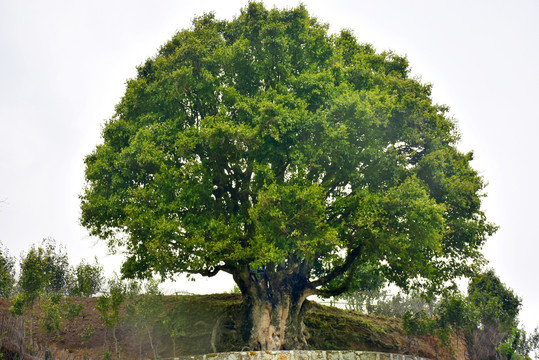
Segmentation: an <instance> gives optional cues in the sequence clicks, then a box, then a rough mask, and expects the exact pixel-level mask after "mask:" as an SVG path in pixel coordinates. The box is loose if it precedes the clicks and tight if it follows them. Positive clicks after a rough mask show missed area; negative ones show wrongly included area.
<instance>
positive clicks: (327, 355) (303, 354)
mask: <svg viewBox="0 0 539 360" xmlns="http://www.w3.org/2000/svg"><path fill="white" fill-rule="evenodd" d="M175 359H177V360H429V359H426V358H422V357H419V356H412V355H402V354H388V353H381V352H373V351H337V350H327V351H324V350H290V351H243V352H226V353H217V354H206V355H195V356H182V357H180V358H174V359H173V358H170V359H169V360H175Z"/></svg>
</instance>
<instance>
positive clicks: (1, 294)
mask: <svg viewBox="0 0 539 360" xmlns="http://www.w3.org/2000/svg"><path fill="white" fill-rule="evenodd" d="M14 284H15V259H14V258H13V257H12V256H10V255H9V252H8V250H7V249H5V248H3V247H2V243H1V242H0V298H7V297H9V296H10V295H11V293H12V291H13V285H14Z"/></svg>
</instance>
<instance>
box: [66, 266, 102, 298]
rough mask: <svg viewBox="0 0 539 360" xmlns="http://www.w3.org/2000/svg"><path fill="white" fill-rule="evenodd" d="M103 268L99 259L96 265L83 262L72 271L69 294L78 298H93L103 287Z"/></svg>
mask: <svg viewBox="0 0 539 360" xmlns="http://www.w3.org/2000/svg"><path fill="white" fill-rule="evenodd" d="M103 281H104V278H103V266H101V265H99V263H98V262H97V259H95V263H94V264H90V263H87V262H86V261H85V260H82V261H81V262H80V263H79V264H78V265H77V266H76V267H75V268H74V269H73V270H72V271H71V276H70V280H69V293H70V294H72V295H76V296H86V297H89V296H92V295H94V294H96V293H98V292H99V291H100V290H101V288H102V286H103Z"/></svg>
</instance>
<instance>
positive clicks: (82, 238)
mask: <svg viewBox="0 0 539 360" xmlns="http://www.w3.org/2000/svg"><path fill="white" fill-rule="evenodd" d="M298 3H299V2H297V1H266V2H265V4H266V6H267V7H273V6H274V5H276V6H277V7H285V6H286V7H291V6H297V5H298ZM303 3H304V4H305V5H306V7H307V9H308V10H309V12H310V14H311V15H314V16H316V17H317V18H318V19H319V20H321V21H322V22H326V23H329V24H330V30H331V31H332V32H336V31H339V30H340V29H342V28H349V29H352V30H353V31H354V33H355V35H356V36H357V37H358V38H359V40H360V41H361V42H367V43H371V44H372V45H373V46H374V47H375V48H376V49H377V50H379V51H383V50H389V49H392V50H394V51H395V52H396V53H398V54H400V55H407V56H408V59H409V61H410V64H411V66H412V70H413V73H414V74H415V75H417V76H420V77H421V78H422V80H423V81H424V82H428V83H431V84H433V97H434V99H435V101H436V102H437V103H443V104H447V105H449V107H450V108H451V114H452V116H454V118H455V119H456V121H457V122H458V124H459V127H460V129H461V133H462V142H461V144H460V148H461V149H462V150H463V151H469V150H474V152H475V160H474V162H473V165H474V167H475V168H476V169H477V170H479V172H480V173H481V174H482V175H483V176H484V177H485V179H486V180H487V181H488V183H489V186H488V188H487V192H488V197H487V198H486V199H485V200H484V209H485V211H486V212H487V214H488V217H489V219H490V220H491V221H493V222H495V223H496V224H497V225H499V226H500V230H499V231H498V232H497V234H496V235H495V236H493V237H492V238H491V239H490V240H489V241H488V243H487V245H486V247H485V249H484V253H485V255H486V257H487V258H488V259H489V260H490V266H491V267H493V268H494V269H495V271H496V272H497V274H498V275H499V276H500V277H501V279H502V281H504V282H505V283H506V284H507V285H508V286H509V287H511V288H512V289H513V290H514V291H515V292H516V293H517V294H518V295H519V296H521V297H522V298H523V304H524V306H523V309H522V310H521V313H520V318H521V320H522V322H523V323H524V324H525V325H526V328H527V329H528V330H532V329H533V328H535V326H536V325H539V287H538V280H537V278H538V276H539V271H538V268H539V266H538V264H539V244H538V242H537V232H538V231H537V225H538V223H539V218H538V211H537V206H538V204H539V186H538V185H539V183H538V181H539V180H538V179H539V176H538V175H539V172H538V170H537V165H538V161H537V160H538V159H537V155H538V153H539V150H538V145H537V144H538V142H539V138H538V134H539V115H538V114H539V111H538V110H537V107H538V105H539V90H538V89H539V70H538V69H539V1H537V0H512V1H498V0H489V1H487V0H483V1H478V0H476V1H474V0H443V1H442V0H439V1H437V0H408V1H405V0H369V1H367V0H356V1H351V0H349V1H345V0H342V1H341V0H332V1H315V0H313V1H311V0H305V1H304V2H303ZM246 4H247V1H213V0H212V1H206V0H198V1H182V0H176V1H172V0H154V1H149V0H147V1H142V0H106V1H105V0H77V1H73V0H48V1H40V0H0V74H1V78H0V200H4V202H3V203H1V204H0V242H2V243H3V245H4V246H5V247H7V248H8V249H9V251H10V253H11V255H15V256H17V257H18V256H19V255H20V253H21V252H22V251H26V250H27V249H28V248H29V247H30V245H31V244H33V243H37V242H39V241H40V240H41V239H42V238H46V237H51V238H54V239H56V240H57V241H58V242H60V243H62V244H64V245H65V246H66V247H67V252H68V254H69V257H70V260H71V262H72V263H73V264H75V263H78V262H79V261H80V260H81V259H82V258H90V259H92V258H93V257H94V256H98V258H99V261H100V262H101V263H104V264H105V265H106V266H107V268H108V270H109V271H112V270H113V269H115V267H117V263H118V260H117V259H115V258H114V257H111V256H107V255H106V249H105V247H104V246H103V244H101V243H99V242H97V241H96V239H92V238H90V237H88V235H87V232H86V230H85V229H83V228H82V227H81V226H80V225H79V224H78V222H79V220H78V219H79V214H80V211H79V199H78V195H79V194H80V193H81V191H82V188H83V185H84V166H83V158H84V156H85V155H86V154H88V153H90V152H91V151H92V149H93V148H94V147H95V145H96V144H98V143H99V142H100V141H101V140H100V131H101V127H102V125H103V123H104V121H105V120H106V119H108V118H110V117H111V115H112V114H113V111H114V105H115V104H116V103H118V101H119V100H120V97H121V96H122V94H123V92H124V89H125V81H126V80H127V79H128V78H130V77H133V76H134V75H135V67H136V66H137V65H139V64H141V63H143V62H144V61H145V59H147V58H148V57H151V56H153V55H154V54H155V53H156V51H157V49H158V47H159V46H160V45H162V44H164V43H165V42H166V41H167V40H169V39H170V38H171V37H172V35H173V34H174V33H175V32H176V31H177V30H180V29H183V28H187V27H190V24H191V20H192V19H193V17H194V16H195V15H201V14H203V13H205V12H209V11H214V12H215V13H216V15H217V17H218V18H227V19H231V18H232V17H233V16H234V15H237V14H238V13H239V10H240V8H242V7H245V6H246ZM232 286H233V283H232V282H231V281H230V280H229V279H228V278H220V279H218V280H217V281H209V280H206V279H203V280H199V281H197V282H195V283H189V284H187V283H185V282H184V281H179V282H178V283H177V290H189V291H200V292H212V291H215V292H220V291H225V290H230V289H231V288H232Z"/></svg>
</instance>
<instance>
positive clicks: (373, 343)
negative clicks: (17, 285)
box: [0, 294, 467, 360]
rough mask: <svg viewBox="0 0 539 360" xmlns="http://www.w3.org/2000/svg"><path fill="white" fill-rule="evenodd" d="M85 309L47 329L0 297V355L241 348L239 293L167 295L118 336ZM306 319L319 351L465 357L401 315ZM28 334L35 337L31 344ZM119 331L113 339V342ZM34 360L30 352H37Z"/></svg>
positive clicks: (338, 312) (328, 313)
mask: <svg viewBox="0 0 539 360" xmlns="http://www.w3.org/2000/svg"><path fill="white" fill-rule="evenodd" d="M72 301H73V302H74V303H77V304H81V305H82V306H83V310H82V312H81V314H80V316H77V317H75V318H74V319H73V320H72V321H67V320H64V321H63V322H62V326H61V330H60V331H54V332H52V333H49V334H48V333H47V332H46V331H45V330H44V328H43V326H42V320H40V319H42V310H40V308H39V307H38V306H36V307H35V308H34V311H33V314H31V313H30V312H27V313H26V314H25V319H24V321H22V319H20V318H18V317H14V316H11V314H9V313H8V311H7V310H8V308H9V306H10V304H9V302H8V301H7V300H5V299H0V335H1V336H2V338H1V339H2V340H1V344H0V345H2V346H3V347H4V353H5V355H4V359H10V358H11V357H14V353H15V352H17V351H19V352H20V351H21V349H23V348H24V349H23V351H24V352H25V354H26V355H27V358H28V359H32V358H33V357H32V354H33V355H34V356H37V357H38V358H39V357H41V358H44V353H45V351H46V349H47V348H48V349H51V350H50V351H51V352H52V353H54V354H55V357H57V358H59V359H66V360H68V359H73V360H78V359H93V360H97V359H105V358H107V355H106V354H107V353H108V354H111V357H110V358H111V359H113V358H115V356H114V355H112V354H115V352H116V349H118V352H119V354H120V358H121V359H141V360H142V359H154V358H156V357H161V358H162V357H172V356H173V355H176V356H179V355H192V354H201V353H213V352H223V351H239V350H242V349H244V343H243V342H242V340H241V338H240V330H239V329H240V327H239V325H240V320H241V316H240V304H241V298H240V297H239V296H238V295H237V294H219V295H190V296H187V295H186V296H165V297H163V298H162V299H161V302H160V304H161V306H163V309H164V312H162V313H161V314H165V315H164V316H161V317H160V318H148V319H147V320H145V322H143V323H138V324H135V323H134V322H133V321H129V320H128V317H127V316H126V312H125V309H124V311H123V312H122V314H123V315H122V316H123V318H122V320H121V321H120V323H119V324H118V326H117V328H116V330H115V334H113V331H112V329H107V328H106V327H105V326H103V324H102V322H101V319H100V315H99V313H98V311H97V310H96V308H95V303H96V299H95V298H73V299H72ZM305 324H306V326H307V331H308V333H309V335H310V337H309V340H308V341H309V346H310V347H311V348H312V349H319V350H368V351H382V352H391V353H401V354H414V355H419V356H422V357H427V358H431V359H436V358H438V359H457V360H464V359H466V358H467V356H466V350H465V349H466V346H465V344H463V342H462V340H460V342H458V343H457V342H456V341H455V342H454V345H453V349H452V350H448V349H446V348H443V347H441V346H439V345H437V342H436V340H435V339H434V338H433V337H425V338H420V339H413V338H408V337H407V336H405V335H404V334H403V331H402V326H401V322H400V320H398V319H394V318H386V317H380V316H370V315H362V314H358V313H356V312H353V311H348V310H342V309H337V308H332V307H328V306H323V305H319V304H316V303H311V304H310V310H309V312H308V314H307V316H306V319H305ZM30 333H32V337H33V338H34V343H33V345H32V344H31V343H30ZM114 335H115V336H116V341H115V339H114ZM34 358H35V357H34Z"/></svg>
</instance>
